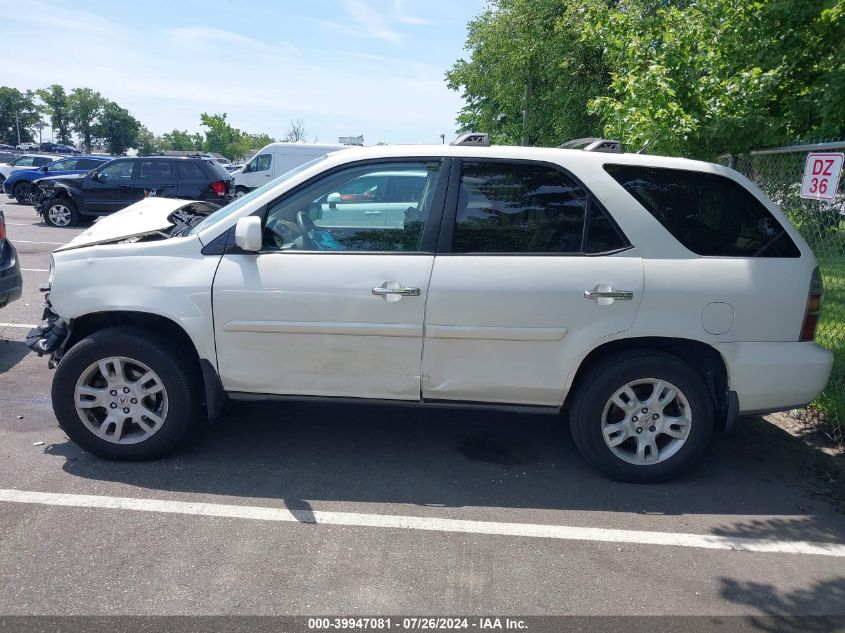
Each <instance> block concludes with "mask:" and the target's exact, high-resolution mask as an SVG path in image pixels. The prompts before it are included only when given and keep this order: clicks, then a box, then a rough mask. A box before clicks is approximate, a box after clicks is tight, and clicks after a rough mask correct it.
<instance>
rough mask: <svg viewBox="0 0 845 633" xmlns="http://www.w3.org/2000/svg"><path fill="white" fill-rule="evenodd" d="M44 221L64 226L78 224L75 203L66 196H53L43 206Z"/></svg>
mask: <svg viewBox="0 0 845 633" xmlns="http://www.w3.org/2000/svg"><path fill="white" fill-rule="evenodd" d="M44 221H45V222H46V223H47V224H49V225H50V226H57V227H60V228H61V227H66V226H76V225H77V224H79V212H78V211H77V210H76V205H75V204H74V203H73V202H71V201H70V200H68V199H67V198H53V199H52V200H50V201H49V202H48V203H47V206H45V207H44Z"/></svg>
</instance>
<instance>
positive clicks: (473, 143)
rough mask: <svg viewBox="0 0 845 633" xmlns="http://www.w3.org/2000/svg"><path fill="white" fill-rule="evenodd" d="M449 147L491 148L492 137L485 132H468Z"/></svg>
mask: <svg viewBox="0 0 845 633" xmlns="http://www.w3.org/2000/svg"><path fill="white" fill-rule="evenodd" d="M449 145H462V146H465V147H467V146H468V147H490V135H489V134H486V133H484V132H467V133H466V134H461V135H460V136H459V137H458V138H456V139H455V140H454V141H452V142H451V143H449Z"/></svg>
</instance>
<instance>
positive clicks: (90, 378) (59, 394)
mask: <svg viewBox="0 0 845 633" xmlns="http://www.w3.org/2000/svg"><path fill="white" fill-rule="evenodd" d="M188 358H190V356H189V354H187V353H185V351H184V350H174V348H173V346H172V345H167V344H165V342H163V341H161V340H159V339H158V337H156V336H155V335H154V334H153V333H148V332H146V331H144V330H139V329H136V328H130V327H113V328H107V329H105V330H101V331H99V332H95V333H93V334H91V335H89V336H88V337H86V338H84V339H82V340H81V341H79V342H78V343H77V344H76V345H74V346H73V347H72V348H71V349H70V350H69V351H68V352H67V353H66V354H65V355H64V357H63V358H62V360H61V361H60V362H59V365H58V367H57V368H56V375H55V376H54V378H53V389H52V400H53V411H54V412H55V414H56V417H57V418H58V421H59V426H61V428H62V429H63V430H64V431H65V433H67V435H68V437H69V438H70V439H72V440H73V441H74V442H75V443H76V444H78V445H79V446H80V447H82V448H83V449H85V450H86V451H88V452H89V453H93V454H94V455H96V456H98V457H102V458H105V459H114V460H141V459H155V458H157V457H161V456H163V455H165V454H167V453H169V452H171V451H172V450H173V449H174V448H176V447H177V446H178V445H179V444H180V443H181V442H182V441H183V440H184V439H186V437H187V436H188V435H189V431H190V430H191V429H192V428H193V426H194V423H195V421H196V419H197V415H198V411H199V406H200V400H199V396H198V394H199V391H200V380H199V375H198V371H197V368H196V367H194V365H193V364H192V363H191V362H190V361H189V360H187V359H188Z"/></svg>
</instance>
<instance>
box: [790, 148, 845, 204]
mask: <svg viewBox="0 0 845 633" xmlns="http://www.w3.org/2000/svg"><path fill="white" fill-rule="evenodd" d="M843 163H845V154H843V153H841V152H832V153H810V154H807V163H806V164H805V165H804V178H803V179H802V180H801V197H802V198H809V199H810V200H833V199H834V198H835V197H836V192H837V190H838V189H839V177H840V176H841V175H842V164H843Z"/></svg>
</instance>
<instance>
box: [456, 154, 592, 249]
mask: <svg viewBox="0 0 845 633" xmlns="http://www.w3.org/2000/svg"><path fill="white" fill-rule="evenodd" d="M588 200H589V196H588V194H587V192H586V191H584V189H582V188H581V187H580V186H579V185H578V184H577V183H576V182H575V181H573V180H572V179H571V178H570V177H569V176H567V175H566V174H564V173H563V172H561V171H559V170H557V169H554V168H553V167H547V166H543V165H532V164H520V163H513V164H508V163H499V162H496V163H483V162H464V163H463V170H462V174H461V183H460V191H459V195H458V207H457V216H456V222H455V230H454V235H453V242H452V251H453V252H456V253H579V252H581V243H582V238H583V233H584V219H585V216H586V211H587V206H588Z"/></svg>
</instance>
